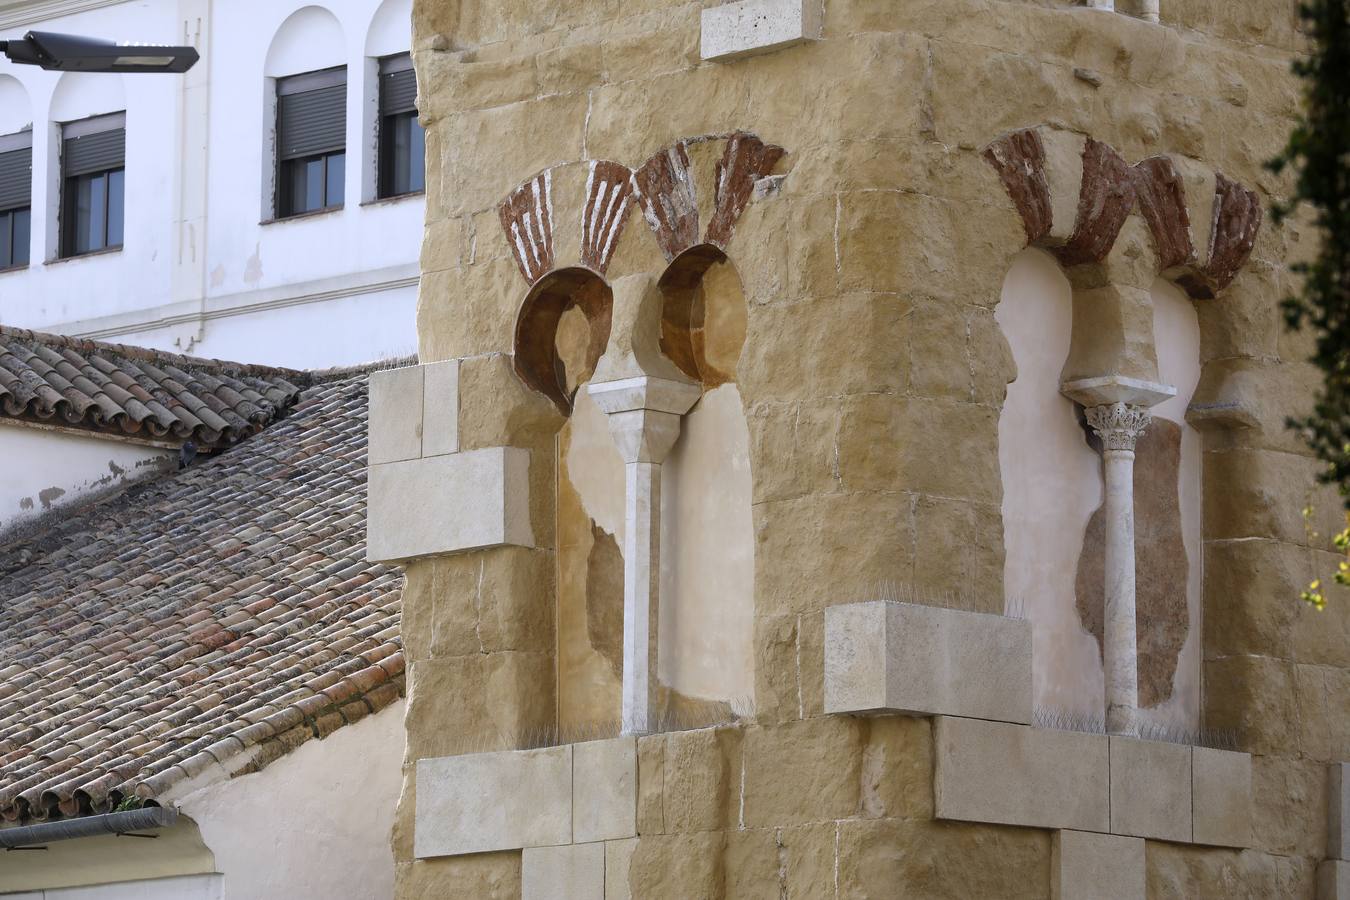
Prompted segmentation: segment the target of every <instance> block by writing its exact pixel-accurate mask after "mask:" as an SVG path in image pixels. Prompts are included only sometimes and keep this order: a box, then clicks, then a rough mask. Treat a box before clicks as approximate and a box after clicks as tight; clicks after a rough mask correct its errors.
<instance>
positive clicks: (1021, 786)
mask: <svg viewBox="0 0 1350 900" xmlns="http://www.w3.org/2000/svg"><path fill="white" fill-rule="evenodd" d="M936 722H937V724H936V728H937V733H936V746H937V774H936V777H935V780H934V797H935V799H936V803H937V810H936V814H937V817H938V818H939V819H959V820H964V821H968V822H990V823H1000V824H1006V825H1027V826H1032V827H1037V828H1069V829H1073V830H1075V831H1100V832H1105V831H1109V830H1111V828H1110V824H1111V823H1110V765H1109V761H1108V752H1109V751H1108V744H1107V738H1106V737H1105V736H1104V735H1096V734H1080V733H1078V732H1072V731H1046V730H1043V729H1039V728H1029V727H1027V726H1025V725H1009V724H1005V723H1002V722H983V721H979V720H977V719H957V718H951V717H948V716H941V717H939V718H938V719H937V720H936ZM1187 821H1188V822H1189V816H1188V817H1187Z"/></svg>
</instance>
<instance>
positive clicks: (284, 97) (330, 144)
mask: <svg viewBox="0 0 1350 900" xmlns="http://www.w3.org/2000/svg"><path fill="white" fill-rule="evenodd" d="M302 77H304V76H302ZM278 93H279V96H278V97H277V120H278V121H277V148H278V155H279V156H280V158H281V159H283V160H285V159H297V158H299V157H302V156H317V155H318V154H320V153H334V152H337V151H340V150H343V149H345V147H346V145H347V82H346V80H345V78H344V79H343V81H342V82H341V83H339V84H332V85H328V86H326V87H319V88H315V89H313V90H307V91H299V92H296V93H286V92H285V91H284V87H283V88H282V89H279V90H278Z"/></svg>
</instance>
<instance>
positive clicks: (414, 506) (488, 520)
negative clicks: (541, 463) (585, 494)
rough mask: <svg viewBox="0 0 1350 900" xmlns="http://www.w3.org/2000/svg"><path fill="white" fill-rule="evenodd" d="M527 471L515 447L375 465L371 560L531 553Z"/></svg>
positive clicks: (369, 514)
mask: <svg viewBox="0 0 1350 900" xmlns="http://www.w3.org/2000/svg"><path fill="white" fill-rule="evenodd" d="M529 470H530V453H529V451H528V450H523V449H520V448H517V447H490V448H487V449H484V450H473V451H469V452H466V453H453V454H449V455H446V456H433V457H428V458H425V459H411V460H403V461H400V462H391V463H383V464H377V465H372V466H371V467H370V470H369V473H368V476H367V477H368V487H369V491H368V497H367V506H366V559H368V560H370V561H371V562H392V561H397V560H403V559H411V558H414V557H418V556H430V555H434V554H442V553H455V552H459V551H463V550H478V549H482V548H484V547H499V546H502V545H506V544H511V545H516V546H521V547H533V546H534V536H533V532H532V531H531V528H530V509H529V474H530V472H529Z"/></svg>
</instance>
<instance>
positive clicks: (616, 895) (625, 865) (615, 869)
mask: <svg viewBox="0 0 1350 900" xmlns="http://www.w3.org/2000/svg"><path fill="white" fill-rule="evenodd" d="M637 842H638V839H637V838H626V839H624V840H621V841H606V842H605V900H632V897H633V894H632V892H631V890H630V888H629V886H628V869H629V866H630V865H631V864H632V862H633V851H634V850H635V849H637Z"/></svg>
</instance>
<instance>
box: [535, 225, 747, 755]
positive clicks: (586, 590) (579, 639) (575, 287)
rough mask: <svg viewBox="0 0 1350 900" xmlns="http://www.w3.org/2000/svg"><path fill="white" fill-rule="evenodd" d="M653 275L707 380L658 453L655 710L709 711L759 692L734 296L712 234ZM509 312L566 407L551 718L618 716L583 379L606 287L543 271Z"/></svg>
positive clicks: (619, 574) (616, 497)
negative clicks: (662, 457) (555, 701)
mask: <svg viewBox="0 0 1350 900" xmlns="http://www.w3.org/2000/svg"><path fill="white" fill-rule="evenodd" d="M660 287H661V291H662V295H663V306H662V313H663V314H662V328H661V350H662V352H663V353H664V354H665V355H666V356H667V357H669V358H670V360H671V361H672V362H674V363H675V364H676V365H677V366H678V367H679V368H680V370H681V371H682V372H684V373H685V374H686V375H688V376H690V377H691V378H693V379H695V380H696V381H698V382H699V383H700V385H701V386H702V391H703V393H702V397H701V399H700V400H699V401H698V402H697V403H696V404H695V405H694V407H693V409H692V410H690V412H689V413H687V414H686V415H685V416H684V421H683V424H682V428H681V432H680V437H679V439H678V441H677V443H676V444H675V446H674V448H673V449H672V451H671V453H670V455H669V457H668V458H667V459H666V462H665V464H664V465H663V466H662V480H661V496H662V521H661V541H662V547H661V583H660V598H661V599H660V604H661V609H660V623H659V628H658V634H659V641H660V646H659V650H658V675H659V678H660V681H661V684H662V685H663V687H664V688H666V689H667V690H664V691H663V692H662V693H663V697H664V701H665V709H664V710H662V711H661V715H662V716H663V717H669V716H672V715H673V716H679V715H680V714H681V713H682V711H689V710H693V709H694V708H695V707H697V708H698V712H699V714H700V715H704V716H706V715H707V706H708V701H714V702H716V703H719V704H722V705H726V706H727V709H726V710H725V713H726V714H727V716H729V715H730V704H731V701H733V700H739V699H740V698H744V697H748V696H752V695H753V693H754V665H753V656H752V647H753V615H754V590H753V587H754V585H753V581H754V546H753V541H754V534H753V525H752V518H751V509H750V497H751V481H750V454H749V445H750V436H749V429H748V426H747V423H746V419H745V413H744V410H743V407H742V404H741V398H740V393H739V391H738V389H737V387H736V384H735V375H736V364H737V361H738V360H739V358H740V353H741V347H742V345H743V344H744V341H745V331H746V306H745V299H744V296H743V294H742V291H741V285H740V279H739V277H738V276H737V274H736V271H735V268H734V267H733V266H732V265H731V263H730V262H729V261H727V259H726V257H725V255H724V254H723V253H722V252H721V251H719V250H717V249H715V248H713V247H710V246H707V245H699V246H696V247H694V248H692V249H690V250H689V251H686V252H685V253H684V254H682V255H680V256H679V257H677V258H676V259H675V261H674V262H672V263H671V265H670V266H669V268H668V269H667V270H666V273H665V275H664V277H663V278H662V279H661V282H660ZM520 324H521V328H519V329H518V330H517V338H518V340H517V347H518V353H517V368H518V371H519V373H520V374H521V377H522V378H523V379H524V380H525V381H526V383H527V384H530V385H531V386H532V387H534V388H535V389H536V390H539V391H541V392H542V393H545V394H546V395H547V396H549V397H550V398H551V399H553V401H554V403H555V404H557V405H558V406H559V408H561V409H564V410H567V411H570V417H569V418H568V420H567V422H566V423H565V424H564V425H563V427H562V430H561V432H560V433H559V443H558V454H559V458H558V475H559V477H558V507H557V508H558V645H559V646H558V665H559V679H558V692H559V726H560V727H561V728H563V729H567V728H576V727H581V726H585V725H588V724H592V723H596V722H608V721H611V720H614V719H615V718H616V716H617V713H618V710H619V703H620V688H621V679H622V631H623V588H624V580H623V579H624V572H623V550H622V548H623V540H624V491H625V476H624V465H623V461H622V459H621V458H620V456H619V454H618V452H617V450H616V449H615V446H614V441H613V438H612V437H611V435H610V431H609V424H608V422H607V421H606V416H605V414H604V413H602V412H601V411H600V410H599V409H598V407H597V406H596V405H595V403H594V401H592V400H591V398H590V396H589V394H588V393H587V392H586V391H584V390H580V388H582V387H583V386H584V385H585V384H586V382H587V380H588V379H589V378H590V376H591V373H592V372H593V371H594V368H595V364H596V361H597V360H598V359H599V357H600V355H601V354H602V353H603V352H604V348H605V346H606V343H607V340H608V337H609V328H610V307H609V294H608V288H607V287H605V286H604V283H603V281H601V280H600V279H599V278H598V276H595V275H593V274H591V273H589V272H586V271H585V270H580V269H575V270H563V271H562V272H558V273H555V274H554V275H550V276H546V277H545V278H544V279H543V280H541V282H540V283H539V285H538V286H536V288H535V289H534V290H533V291H531V296H530V299H529V300H528V301H527V304H526V307H525V308H524V309H523V310H522V314H521V319H520ZM548 335H552V340H551V342H550V341H549V340H548V339H547V336H548ZM521 349H523V350H524V352H520V350H521Z"/></svg>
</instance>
